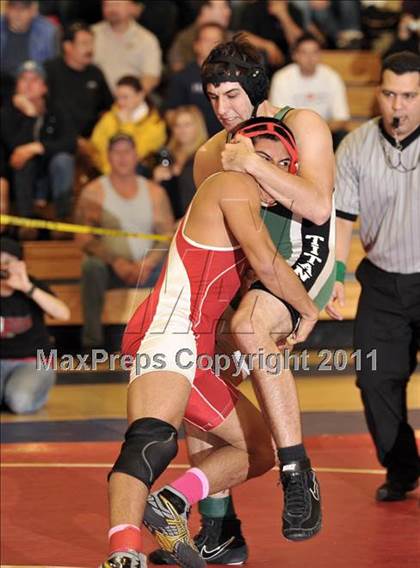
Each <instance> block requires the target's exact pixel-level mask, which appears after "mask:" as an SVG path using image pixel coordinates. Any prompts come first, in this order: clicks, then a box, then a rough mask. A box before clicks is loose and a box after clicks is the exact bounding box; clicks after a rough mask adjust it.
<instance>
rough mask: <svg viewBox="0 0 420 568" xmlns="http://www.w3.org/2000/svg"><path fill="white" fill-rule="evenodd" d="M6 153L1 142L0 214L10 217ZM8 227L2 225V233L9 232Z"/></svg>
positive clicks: (0, 231)
mask: <svg viewBox="0 0 420 568" xmlns="http://www.w3.org/2000/svg"><path fill="white" fill-rule="evenodd" d="M7 173H8V172H7V164H6V152H5V148H4V145H3V144H2V142H1V140H0V214H1V215H8V213H9V208H10V187H9V180H8V179H7ZM7 229H8V225H1V224H0V233H4V232H5V231H7Z"/></svg>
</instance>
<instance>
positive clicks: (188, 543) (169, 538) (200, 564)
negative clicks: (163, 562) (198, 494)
mask: <svg viewBox="0 0 420 568" xmlns="http://www.w3.org/2000/svg"><path fill="white" fill-rule="evenodd" d="M189 511H190V506H189V504H188V502H187V500H186V499H185V497H184V496H183V495H182V494H181V493H179V492H178V491H175V489H173V487H169V486H165V487H164V488H163V489H161V490H160V491H156V492H154V493H151V494H150V495H149V497H148V498H147V503H146V509H145V511H144V517H143V523H144V524H145V525H146V527H147V528H148V529H149V531H150V532H151V533H152V534H153V536H154V537H155V538H156V540H157V542H158V544H159V546H160V547H161V548H162V549H163V550H165V551H166V552H169V554H171V555H172V556H173V557H174V559H175V560H176V564H178V565H179V566H181V568H205V566H206V563H205V561H204V560H203V559H202V558H201V556H200V553H199V551H198V550H197V547H196V546H195V544H194V541H193V539H192V538H191V537H190V533H189V530H188V514H189Z"/></svg>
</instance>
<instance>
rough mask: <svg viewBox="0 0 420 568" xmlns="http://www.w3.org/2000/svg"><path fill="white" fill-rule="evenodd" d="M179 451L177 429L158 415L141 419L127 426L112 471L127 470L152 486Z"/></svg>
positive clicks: (121, 471) (124, 471) (148, 485)
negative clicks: (157, 416) (123, 440)
mask: <svg viewBox="0 0 420 568" xmlns="http://www.w3.org/2000/svg"><path fill="white" fill-rule="evenodd" d="M177 453H178V432H177V430H176V429H175V428H174V427H173V426H171V424H168V422H164V421H163V420H159V419H157V418H140V419H139V420H136V421H135V422H133V423H132V424H131V426H130V427H129V428H128V430H127V432H126V434H125V442H124V443H123V445H122V448H121V452H120V455H119V456H118V459H117V461H116V462H115V465H114V467H113V468H112V471H111V474H112V473H115V472H119V473H126V474H127V475H131V476H132V477H136V478H137V479H139V480H140V481H142V482H143V483H144V484H145V485H146V486H147V487H148V488H149V489H150V487H151V486H152V485H153V483H154V482H155V481H156V479H157V478H158V477H159V475H160V474H161V473H162V472H163V471H164V470H165V469H166V468H167V466H168V465H169V463H170V462H171V461H172V460H173V459H174V457H175V456H176V454H177ZM111 474H110V475H111Z"/></svg>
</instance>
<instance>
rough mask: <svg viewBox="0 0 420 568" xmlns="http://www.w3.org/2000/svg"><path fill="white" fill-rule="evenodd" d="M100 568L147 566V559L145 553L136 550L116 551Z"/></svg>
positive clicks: (143, 567) (144, 567)
mask: <svg viewBox="0 0 420 568" xmlns="http://www.w3.org/2000/svg"><path fill="white" fill-rule="evenodd" d="M100 568H147V561H146V557H145V555H144V554H140V553H139V552H135V551H134V550H133V551H131V550H128V551H126V552H114V554H111V556H110V557H109V558H108V560H105V562H104V563H103V564H101V566H100Z"/></svg>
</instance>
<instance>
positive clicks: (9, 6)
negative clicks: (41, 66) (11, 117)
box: [0, 0, 58, 99]
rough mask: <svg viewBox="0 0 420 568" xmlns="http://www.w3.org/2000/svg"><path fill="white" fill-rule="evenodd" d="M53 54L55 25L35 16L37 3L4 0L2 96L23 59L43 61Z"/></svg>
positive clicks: (0, 58) (0, 29)
mask: <svg viewBox="0 0 420 568" xmlns="http://www.w3.org/2000/svg"><path fill="white" fill-rule="evenodd" d="M57 53H58V39H57V28H56V27H55V26H54V25H53V24H52V23H51V22H49V21H48V20H47V19H46V18H44V17H43V16H39V15H38V2H33V1H31V0H8V1H7V3H6V8H5V11H4V15H2V16H0V66H1V83H2V91H1V93H2V98H3V99H6V98H8V97H9V96H10V95H11V94H12V91H13V78H14V75H15V73H16V70H17V69H18V67H19V66H20V65H21V64H22V63H23V62H24V61H27V60H28V59H31V60H33V61H36V62H37V63H43V62H44V61H46V60H47V59H50V58H51V57H54V56H55V55H56V54H57Z"/></svg>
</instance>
